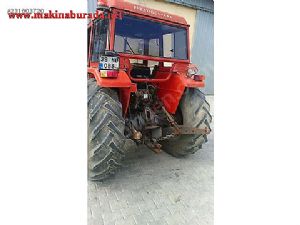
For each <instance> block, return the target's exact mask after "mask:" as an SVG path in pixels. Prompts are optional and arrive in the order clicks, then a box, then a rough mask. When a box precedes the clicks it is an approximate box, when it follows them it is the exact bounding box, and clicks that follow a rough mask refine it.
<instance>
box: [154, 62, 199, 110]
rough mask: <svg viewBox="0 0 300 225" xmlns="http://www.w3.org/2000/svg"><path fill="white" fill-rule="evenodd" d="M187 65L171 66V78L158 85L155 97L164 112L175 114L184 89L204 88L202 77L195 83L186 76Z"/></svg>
mask: <svg viewBox="0 0 300 225" xmlns="http://www.w3.org/2000/svg"><path fill="white" fill-rule="evenodd" d="M188 66H189V64H176V65H174V66H173V68H172V70H171V71H170V72H171V73H172V76H171V77H170V79H169V80H168V81H166V82H162V83H159V84H158V85H157V86H158V91H157V95H158V97H159V99H160V100H161V101H162V102H163V104H164V106H165V108H166V110H167V111H168V112H169V113H171V114H175V113H176V110H177V107H178V105H179V102H180V99H181V98H182V95H183V93H184V91H185V89H186V88H203V87H204V86H205V83H204V79H205V77H204V76H201V78H202V80H200V81H195V80H194V79H192V78H189V77H187V76H186V74H187V70H188Z"/></svg>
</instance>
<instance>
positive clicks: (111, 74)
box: [100, 70, 119, 78]
mask: <svg viewBox="0 0 300 225" xmlns="http://www.w3.org/2000/svg"><path fill="white" fill-rule="evenodd" d="M118 73H119V71H118V70H100V77H103V78H104V77H105V78H116V77H118Z"/></svg>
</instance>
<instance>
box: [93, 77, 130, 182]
mask: <svg viewBox="0 0 300 225" xmlns="http://www.w3.org/2000/svg"><path fill="white" fill-rule="evenodd" d="M124 129H125V121H124V118H123V117H122V105H121V103H120V102H119V100H118V96H117V93H116V92H115V91H113V90H112V89H108V88H101V87H99V86H98V85H97V83H96V80H95V79H89V80H88V177H89V179H90V180H95V181H101V180H103V179H105V178H107V177H109V176H110V175H111V174H113V173H115V171H116V170H117V169H118V168H119V167H120V166H121V162H122V160H123V158H124V149H123V148H124V144H125V137H124Z"/></svg>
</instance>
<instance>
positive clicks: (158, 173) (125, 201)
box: [88, 96, 214, 225]
mask: <svg viewBox="0 0 300 225" xmlns="http://www.w3.org/2000/svg"><path fill="white" fill-rule="evenodd" d="M207 99H208V101H209V102H210V103H211V105H212V106H211V111H212V114H213V96H209V97H208V98H207ZM213 188H214V138H213V133H211V134H210V135H209V136H208V143H206V144H205V145H203V148H202V149H200V150H199V151H198V152H196V153H195V154H193V155H190V156H188V157H186V158H182V159H177V158H174V157H172V156H170V155H168V154H166V153H165V152H162V153H160V154H155V153H153V152H152V151H151V150H149V149H148V148H147V147H138V149H135V150H133V151H132V152H131V153H130V154H128V156H127V158H126V159H125V162H124V167H123V168H122V169H121V170H120V171H119V172H118V173H117V174H116V175H115V176H113V177H112V178H110V179H108V180H106V181H104V182H99V183H95V182H89V184H88V225H131V224H132V225H152V224H153V225H154V224H155V225H184V224H187V225H197V224H199V225H204V224H205V225H206V224H209V225H212V224H213V212H214V211H213V195H214V192H213V191H214V189H213Z"/></svg>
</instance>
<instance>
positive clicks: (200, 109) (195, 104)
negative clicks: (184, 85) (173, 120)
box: [161, 88, 212, 157]
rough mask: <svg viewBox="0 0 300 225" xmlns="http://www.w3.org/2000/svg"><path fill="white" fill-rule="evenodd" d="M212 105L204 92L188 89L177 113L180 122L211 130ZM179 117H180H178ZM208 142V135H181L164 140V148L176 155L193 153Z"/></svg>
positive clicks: (181, 155)
mask: <svg viewBox="0 0 300 225" xmlns="http://www.w3.org/2000/svg"><path fill="white" fill-rule="evenodd" d="M209 110H210V106H209V104H208V102H207V101H206V100H205V96H204V94H203V93H202V92H201V91H200V90H198V89H195V88H189V89H186V91H185V93H184V95H183V97H182V98H181V101H180V104H179V107H178V110H177V115H179V117H180V119H179V120H180V121H177V122H178V124H182V125H184V126H186V127H197V128H203V129H205V128H207V129H208V131H211V128H210V123H211V121H212V116H211V115H210V113H209ZM177 118H178V117H177ZM205 142H207V135H206V134H204V135H180V136H179V137H176V138H173V139H170V140H166V141H163V142H162V143H161V144H162V149H163V150H164V151H166V152H167V153H169V154H171V155H173V156H175V157H183V156H186V155H189V154H193V153H195V152H196V151H198V150H199V149H200V148H202V144H204V143H205Z"/></svg>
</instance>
